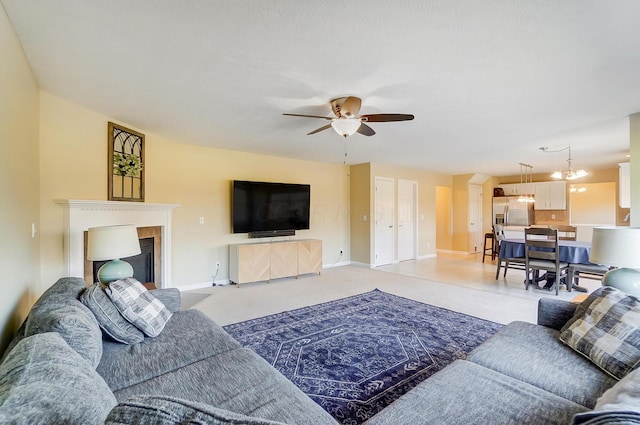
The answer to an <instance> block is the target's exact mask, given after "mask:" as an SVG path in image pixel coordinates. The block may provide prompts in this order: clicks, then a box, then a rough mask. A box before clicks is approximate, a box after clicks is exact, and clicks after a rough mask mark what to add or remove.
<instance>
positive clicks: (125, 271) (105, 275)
mask: <svg viewBox="0 0 640 425" xmlns="http://www.w3.org/2000/svg"><path fill="white" fill-rule="evenodd" d="M132 276H133V267H132V266H131V264H129V263H127V262H126V261H122V260H111V261H109V262H108V263H105V264H103V265H102V267H100V268H99V269H98V280H99V281H100V283H102V284H103V285H108V284H109V283H111V282H114V281H116V280H118V279H124V278H126V277H132Z"/></svg>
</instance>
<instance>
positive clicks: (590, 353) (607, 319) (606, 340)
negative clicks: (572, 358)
mask: <svg viewBox="0 0 640 425" xmlns="http://www.w3.org/2000/svg"><path fill="white" fill-rule="evenodd" d="M601 289H602V290H601V291H600V296H599V297H598V298H596V299H595V300H594V301H593V302H592V303H591V304H590V305H589V307H588V308H587V309H586V311H585V313H584V315H583V316H582V317H580V318H578V319H577V320H576V321H574V322H573V323H572V324H571V325H570V326H569V327H568V328H567V329H565V330H564V331H562V332H561V333H560V340H561V341H562V342H564V343H565V344H567V345H568V346H569V347H571V348H573V349H574V350H576V351H577V352H578V353H580V354H581V355H583V356H585V357H587V358H588V359H590V360H591V361H592V362H594V363H595V364H596V365H597V366H599V367H600V368H602V370H604V371H605V372H607V373H608V374H610V375H611V376H613V377H615V378H618V379H621V378H623V377H624V376H625V375H626V374H627V373H629V372H630V371H631V370H633V369H634V368H635V367H637V366H638V364H640V300H638V299H637V298H636V297H634V296H631V295H627V294H626V293H624V292H622V291H620V290H618V289H616V288H612V287H609V286H607V287H603V288H601Z"/></svg>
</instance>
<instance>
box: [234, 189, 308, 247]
mask: <svg viewBox="0 0 640 425" xmlns="http://www.w3.org/2000/svg"><path fill="white" fill-rule="evenodd" d="M231 195H232V200H231V216H232V219H231V220H232V227H233V233H249V235H250V236H252V235H253V236H269V235H270V234H276V235H277V234H278V232H283V231H284V232H286V231H295V230H302V229H308V228H309V205H310V200H311V186H310V185H308V184H293V183H267V182H253V181H244V180H234V181H233V188H232V191H231ZM292 233H293V232H292ZM292 233H291V234H292Z"/></svg>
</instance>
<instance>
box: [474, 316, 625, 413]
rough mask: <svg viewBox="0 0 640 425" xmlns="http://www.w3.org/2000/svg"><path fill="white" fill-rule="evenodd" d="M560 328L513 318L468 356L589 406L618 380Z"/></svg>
mask: <svg viewBox="0 0 640 425" xmlns="http://www.w3.org/2000/svg"><path fill="white" fill-rule="evenodd" d="M558 334H559V332H558V331H556V330H553V329H550V328H546V327H544V326H538V325H534V324H531V323H526V322H512V323H510V324H508V325H507V326H504V327H502V328H501V329H500V330H499V331H498V332H496V333H495V334H494V335H493V336H492V337H491V338H489V339H488V340H487V341H485V342H484V343H483V344H482V345H480V346H479V347H477V348H476V349H475V350H473V351H472V352H471V353H470V354H469V356H468V358H467V359H468V360H470V361H472V362H474V363H477V364H480V365H482V366H484V367H487V368H490V369H493V370H495V371H497V372H500V373H502V374H505V375H508V376H511V377H513V378H515V379H518V380H521V381H523V382H527V383H529V384H531V385H534V386H536V387H539V388H542V389H544V390H546V391H549V392H551V393H554V394H556V395H558V396H560V397H564V398H566V399H567V400H571V401H573V402H575V403H578V404H581V405H583V406H586V407H588V408H593V406H595V404H596V401H597V399H598V397H599V396H600V395H601V394H602V393H603V392H604V391H605V390H607V389H608V388H610V387H612V386H613V385H614V384H615V383H616V382H617V381H616V380H615V379H614V378H612V377H610V376H609V375H607V374H606V373H604V372H603V371H602V370H601V369H600V368H598V367H597V366H595V365H594V364H593V363H592V362H590V361H589V360H588V359H585V358H584V357H582V356H580V355H578V354H577V353H576V352H575V351H573V350H572V349H571V348H569V347H567V346H566V345H564V344H562V343H561V342H560V340H559V339H558Z"/></svg>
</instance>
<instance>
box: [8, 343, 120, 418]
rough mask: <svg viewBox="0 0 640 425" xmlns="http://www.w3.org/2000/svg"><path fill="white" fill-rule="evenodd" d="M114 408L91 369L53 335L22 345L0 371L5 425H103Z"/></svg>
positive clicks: (104, 388)
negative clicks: (6, 424) (7, 424)
mask: <svg viewBox="0 0 640 425" xmlns="http://www.w3.org/2000/svg"><path fill="white" fill-rule="evenodd" d="M115 405H116V399H115V397H114V396H113V394H112V393H111V391H110V390H109V387H107V384H106V383H105V382H104V380H103V379H102V378H101V377H100V376H99V375H98V374H97V373H96V371H95V370H94V369H93V366H92V365H91V364H89V362H87V361H86V360H85V359H83V358H82V357H80V355H79V354H78V353H76V352H75V351H74V350H73V349H71V347H69V345H68V344H67V343H66V342H65V341H64V339H63V338H62V337H61V336H60V335H59V334H57V333H55V332H48V333H40V334H36V335H33V336H30V337H27V338H24V339H22V340H21V341H20V342H19V343H18V344H17V345H16V346H15V348H14V349H13V350H11V353H9V355H8V356H7V358H6V360H5V361H4V362H3V363H2V364H1V365H0V418H1V420H0V422H2V423H15V424H101V423H103V422H104V420H105V418H106V417H107V414H108V413H109V411H110V410H111V408H113V407H114V406H115ZM5 421H6V422H5Z"/></svg>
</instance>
